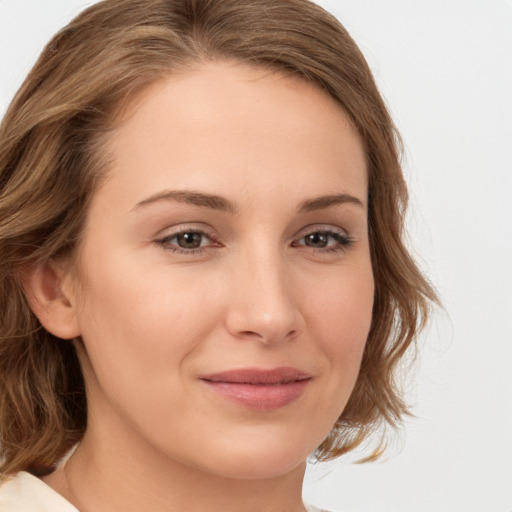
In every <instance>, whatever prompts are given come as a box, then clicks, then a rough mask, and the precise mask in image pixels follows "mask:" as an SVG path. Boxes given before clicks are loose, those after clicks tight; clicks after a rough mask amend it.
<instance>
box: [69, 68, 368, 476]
mask: <svg viewBox="0 0 512 512" xmlns="http://www.w3.org/2000/svg"><path fill="white" fill-rule="evenodd" d="M108 150H109V153H110V155H109V156H110V159H111V167H110V169H109V173H108V177H107V179H106V181H105V183H104V184H103V185H102V186H101V187H100V189H99V190H98V191H97V192H96V193H95V195H94V197H93V200H92V204H91V207H90V211H89V214H88V218H87V223H86V228H85V236H84V240H83V245H82V247H81V251H80V255H79V265H80V273H79V275H80V279H81V283H80V284H81V286H76V288H75V289H76V290H78V289H80V290H81V293H80V296H73V297H72V299H71V303H72V304H73V307H74V308H75V312H76V322H77V325H78V326H79V331H80V334H81V336H82V338H83V349H82V350H81V351H80V356H81V359H82V364H83V366H84V374H85V378H86V383H87V391H88V399H89V424H88V431H87V434H86V439H87V436H94V435H98V436H100V435H101V436H102V438H103V439H108V440H109V442H110V443H112V444H114V445H117V446H120V447H122V448H123V449H124V450H125V452H126V450H128V451H129V452H130V450H131V452H130V453H141V454H142V453H151V454H155V453H157V454H159V456H162V457H164V459H166V460H169V461H172V462H173V463H174V464H180V465H184V466H187V467H189V468H194V469H196V470H197V469H199V470H202V471H207V472H214V473H216V474H222V475H224V476H235V477H238V478H261V477H270V476H275V475H279V474H285V473H286V472H288V471H291V470H292V469H294V468H297V467H298V466H300V465H302V464H303V462H304V460H305V459H306V458H307V456H308V455H309V454H310V453H311V452H312V451H313V450H314V449H315V448H316V447H317V446H318V444H319V443H321V441H322V440H323V439H324V438H325V436H327V435H328V433H329V431H330V429H331V427H332V425H333V423H334V422H335V421H336V419H337V418H338V416H339V415H340V413H341V412H342V410H343V408H344V407H345V405H346V403H347V400H348V398H349V395H350V393H351V391H352V388H353V386H354V383H355V380H356V377H357V375H358V371H359V366H360V361H361V357H362V352H363V348H364V345H365V341H366V338H367V335H368V331H369V327H370V321H371V311H372V304H373V292H374V283H373V276H372V269H371V263H370V254H369V244H368V229H367V178H366V166H365V155H364V152H363V148H362V144H361V141H360V140H359V137H358V135H357V133H356V131H355V129H354V128H353V127H352V125H351V124H350V122H349V120H348V118H347V116H346V115H345V113H344V112H343V110H342V109H341V108H340V107H339V106H338V105H337V104H336V103H335V102H334V101H333V100H332V99H331V98H330V97H328V96H327V95H326V94H325V93H323V92H322V91H320V90H319V89H317V88H314V87H313V86H311V85H309V84H307V83H305V82H303V81H299V80H297V79H296V78H290V77H286V76H284V75H282V74H275V73H270V72H268V71H262V70H259V69H256V68H252V67H245V66H240V65H235V64H227V63H226V64H220V63H216V64H212V65H208V66H204V67H201V68H199V69H197V70H193V71H190V72H187V73H185V74H181V75H177V76H172V77H170V78H168V79H165V80H163V81H161V82H159V83H156V84H154V85H153V86H151V87H150V88H149V89H148V90H146V91H145V92H144V93H143V95H141V96H140V97H138V98H137V100H136V101H134V102H133V103H132V105H131V108H130V112H129V113H128V115H127V116H126V117H125V119H124V120H123V121H122V122H121V124H120V125H119V127H118V128H116V130H115V132H114V133H113V136H112V138H111V139H110V140H109V141H108ZM127 447H129V448H127Z"/></svg>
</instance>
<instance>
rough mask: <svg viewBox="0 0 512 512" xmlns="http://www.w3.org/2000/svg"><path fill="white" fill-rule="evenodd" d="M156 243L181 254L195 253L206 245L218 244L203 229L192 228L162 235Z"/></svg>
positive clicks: (206, 246)
mask: <svg viewBox="0 0 512 512" xmlns="http://www.w3.org/2000/svg"><path fill="white" fill-rule="evenodd" d="M156 243H157V244H158V245H161V246H162V247H163V248H164V249H166V250H171V251H173V252H180V253H183V254H193V253H197V252H200V251H202V250H203V249H206V248H208V247H212V246H216V245H218V244H217V243H216V242H215V241H214V240H213V238H212V237H211V236H209V235H208V234H206V233H204V232H203V231H199V230H194V229H187V230H183V231H180V232H178V233H173V234H170V235H167V236H164V237H163V238H160V239H158V240H156Z"/></svg>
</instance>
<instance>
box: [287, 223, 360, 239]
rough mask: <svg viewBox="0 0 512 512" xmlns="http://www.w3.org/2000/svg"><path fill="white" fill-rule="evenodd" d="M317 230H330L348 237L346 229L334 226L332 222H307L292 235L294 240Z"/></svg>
mask: <svg viewBox="0 0 512 512" xmlns="http://www.w3.org/2000/svg"><path fill="white" fill-rule="evenodd" d="M317 232H332V233H338V234H340V235H342V236H346V237H350V235H349V233H348V231H347V230H346V229H343V228H340V227H339V226H335V225H333V224H309V225H308V226H305V227H303V228H302V229H300V230H299V231H298V232H297V234H296V235H295V236H294V237H293V239H294V240H297V239H299V238H303V237H305V236H306V235H308V234H310V233H317Z"/></svg>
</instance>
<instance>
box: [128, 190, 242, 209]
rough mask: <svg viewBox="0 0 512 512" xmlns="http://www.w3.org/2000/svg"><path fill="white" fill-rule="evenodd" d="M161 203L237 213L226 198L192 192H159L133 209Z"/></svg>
mask: <svg viewBox="0 0 512 512" xmlns="http://www.w3.org/2000/svg"><path fill="white" fill-rule="evenodd" d="M159 201H178V202H180V203H189V204H193V205H195V206H203V207H205V208H210V209H212V210H220V211H225V212H229V213H236V211H237V208H236V207H235V205H234V204H233V203H232V202H231V201H228V200H227V199H226V198H224V197H221V196H217V195H215V194H204V193H202V192H195V191H192V190H164V191H163V192H158V193H157V194H154V195H152V196H151V197H148V198H147V199H144V200H142V201H140V202H139V203H137V204H136V205H135V207H134V208H133V209H134V210H137V209H138V208H140V207H141V206H146V205H148V204H152V203H156V202H159Z"/></svg>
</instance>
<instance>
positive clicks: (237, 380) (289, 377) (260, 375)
mask: <svg viewBox="0 0 512 512" xmlns="http://www.w3.org/2000/svg"><path fill="white" fill-rule="evenodd" d="M310 378H311V375H310V374H309V373H307V372H304V371H302V370H298V369H297V368H291V367H280V368H272V369H268V370H267V369H260V368H239V369H235V370H228V371H225V372H220V373H213V374H210V375H204V376H202V377H201V379H202V380H206V381H209V382H225V383H232V384H286V383H288V382H295V381H300V380H306V379H310Z"/></svg>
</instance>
